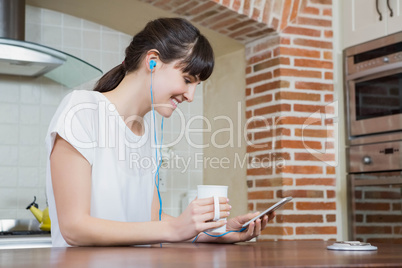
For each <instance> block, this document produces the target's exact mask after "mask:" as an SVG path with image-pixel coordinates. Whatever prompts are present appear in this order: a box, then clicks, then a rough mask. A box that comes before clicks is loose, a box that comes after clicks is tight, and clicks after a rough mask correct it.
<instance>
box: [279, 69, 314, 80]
mask: <svg viewBox="0 0 402 268" xmlns="http://www.w3.org/2000/svg"><path fill="white" fill-rule="evenodd" d="M279 76H291V77H295V76H296V77H307V78H321V71H305V70H297V69H285V68H280V69H276V70H274V77H279Z"/></svg>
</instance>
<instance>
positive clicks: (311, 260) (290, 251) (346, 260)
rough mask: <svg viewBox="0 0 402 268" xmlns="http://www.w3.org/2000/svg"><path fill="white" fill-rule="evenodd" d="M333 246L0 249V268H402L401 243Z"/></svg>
mask: <svg viewBox="0 0 402 268" xmlns="http://www.w3.org/2000/svg"><path fill="white" fill-rule="evenodd" d="M331 244H333V242H323V241H280V242H257V243H252V242H250V243H240V244H235V245H224V244H202V243H200V244H191V243H178V244H163V245H162V247H160V245H154V246H143V247H81V248H35V249H6V250H0V266H1V267H30V268H34V267H97V268H98V267H113V268H119V267H160V266H168V267H180V266H185V267H192V268H196V267H202V268H204V267H230V268H232V267H402V245H392V244H374V245H375V246H377V247H378V251H332V250H327V246H328V245H331Z"/></svg>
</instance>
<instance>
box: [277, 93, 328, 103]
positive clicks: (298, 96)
mask: <svg viewBox="0 0 402 268" xmlns="http://www.w3.org/2000/svg"><path fill="white" fill-rule="evenodd" d="M275 100H301V101H320V100H321V95H320V94H313V93H300V92H289V91H280V92H277V93H275Z"/></svg>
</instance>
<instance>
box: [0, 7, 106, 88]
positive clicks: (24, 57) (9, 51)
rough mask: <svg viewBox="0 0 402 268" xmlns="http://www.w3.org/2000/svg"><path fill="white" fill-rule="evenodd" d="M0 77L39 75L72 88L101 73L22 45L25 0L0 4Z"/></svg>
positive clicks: (46, 49)
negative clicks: (3, 75) (2, 75)
mask: <svg viewBox="0 0 402 268" xmlns="http://www.w3.org/2000/svg"><path fill="white" fill-rule="evenodd" d="M0 74H5V75H22V76H31V77H39V76H42V75H43V76H45V77H47V78H50V79H52V80H54V81H56V82H58V83H60V84H62V85H64V86H66V87H69V88H73V87H76V86H78V85H80V84H82V83H85V82H87V81H90V80H92V79H94V78H97V77H99V76H101V75H102V71H101V70H99V69H98V68H96V67H94V66H93V65H91V64H89V63H87V62H85V61H83V60H81V59H78V58H76V57H74V56H72V55H69V54H67V53H64V52H61V51H59V50H56V49H53V48H50V47H46V46H43V45H40V44H36V43H31V42H27V41H25V0H0Z"/></svg>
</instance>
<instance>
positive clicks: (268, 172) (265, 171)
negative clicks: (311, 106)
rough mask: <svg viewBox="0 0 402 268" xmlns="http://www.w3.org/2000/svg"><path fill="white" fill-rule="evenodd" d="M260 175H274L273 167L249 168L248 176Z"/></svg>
mask: <svg viewBox="0 0 402 268" xmlns="http://www.w3.org/2000/svg"><path fill="white" fill-rule="evenodd" d="M260 175H272V167H268V168H265V167H264V168H253V169H251V168H248V169H247V176H260Z"/></svg>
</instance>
